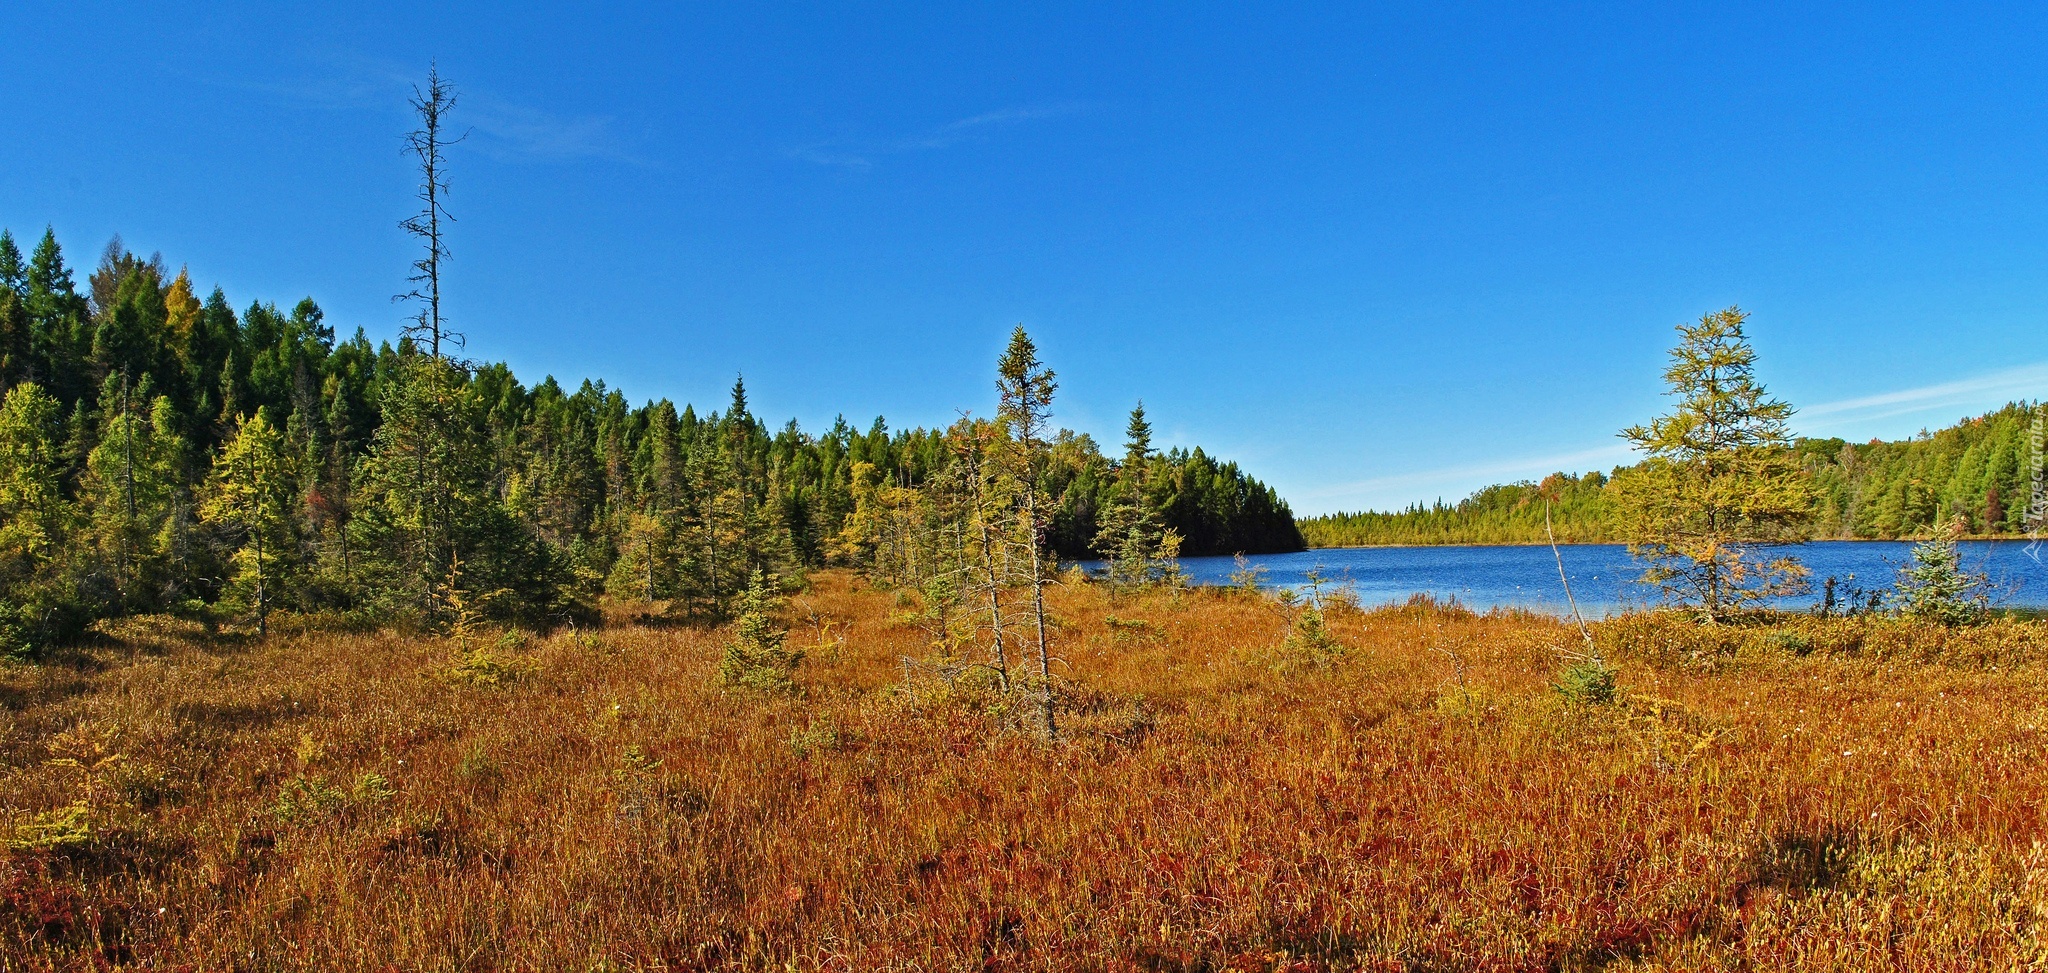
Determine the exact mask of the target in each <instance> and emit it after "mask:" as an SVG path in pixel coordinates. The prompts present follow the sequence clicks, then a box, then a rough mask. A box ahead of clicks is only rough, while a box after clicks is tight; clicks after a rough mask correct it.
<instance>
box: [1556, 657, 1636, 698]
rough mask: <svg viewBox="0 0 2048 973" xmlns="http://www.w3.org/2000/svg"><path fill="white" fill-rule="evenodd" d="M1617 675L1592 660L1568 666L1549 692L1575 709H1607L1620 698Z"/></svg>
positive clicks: (1612, 670)
mask: <svg viewBox="0 0 2048 973" xmlns="http://www.w3.org/2000/svg"><path fill="white" fill-rule="evenodd" d="M1618 675H1619V674H1618V673H1617V672H1616V670H1615V669H1614V667H1613V666H1610V665H1608V664H1607V663H1606V661H1604V660H1602V659H1601V658H1600V657H1599V656H1592V657H1589V658H1585V659H1580V660H1578V661H1576V662H1573V663H1572V664H1570V665H1568V666H1565V667H1564V668H1563V669H1562V670H1560V671H1559V672H1558V674H1557V681H1555V682H1553V683H1551V684H1550V688H1551V690H1552V691H1553V692H1556V693H1557V694H1558V695H1559V696H1561V697H1563V698H1564V700H1565V702H1567V703H1570V704H1572V705H1575V706H1608V705H1611V704H1613V703H1614V701H1615V700H1616V699H1617V698H1619V694H1620V688H1619V685H1618V683H1617V681H1616V680H1617V676H1618Z"/></svg>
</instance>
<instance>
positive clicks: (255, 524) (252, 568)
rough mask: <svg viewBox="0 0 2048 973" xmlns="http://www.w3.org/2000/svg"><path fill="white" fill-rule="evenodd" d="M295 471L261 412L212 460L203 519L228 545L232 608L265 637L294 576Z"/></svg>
mask: <svg viewBox="0 0 2048 973" xmlns="http://www.w3.org/2000/svg"><path fill="white" fill-rule="evenodd" d="M298 472H299V470H298V464H297V461H296V457H294V456H293V455H292V454H291V453H290V452H289V451H288V450H287V449H286V448H285V442H284V437H283V435H282V434H281V433H279V432H278V430H277V428H276V427H275V426H273V425H272V424H271V423H270V421H269V420H268V418H266V416H265V414H264V413H263V412H261V411H259V412H257V413H256V415H255V416H253V417H251V418H250V419H249V420H248V421H246V422H244V423H242V424H241V425H240V426H239V427H238V428H237V429H236V430H235V433H234V436H233V438H231V439H229V440H228V442H227V444H226V445H225V446H224V447H223V448H222V449H221V451H220V453H219V454H218V455H216V456H215V457H214V464H213V475H212V476H211V477H210V478H209V480H208V482H207V488H206V495H205V498H204V499H203V500H202V502H201V504H200V508H199V510H200V516H201V517H203V518H205V520H206V522H207V523H208V524H210V525H212V526H213V527H214V528H215V529H216V530H219V531H221V532H222V534H223V535H224V536H226V537H229V538H232V540H230V542H229V543H230V544H232V546H233V547H232V549H233V553H232V554H231V555H230V557H229V562H230V564H231V565H232V569H233V576H232V578H231V580H230V582H229V585H228V589H227V596H226V598H227V600H228V602H229V603H230V604H233V605H237V606H239V607H241V608H242V609H243V610H244V611H247V612H250V613H252V614H254V616H255V618H256V623H257V626H258V628H259V629H261V630H263V631H266V632H267V631H268V626H269V615H270V612H271V611H272V610H273V609H274V608H276V607H278V606H279V605H289V604H290V597H291V593H292V591H293V590H294V587H295V582H296V580H297V578H298V575H299V567H300V565H299V520H298V518H297V517H296V516H295V515H296V513H297V500H298Z"/></svg>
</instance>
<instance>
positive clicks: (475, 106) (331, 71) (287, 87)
mask: <svg viewBox="0 0 2048 973" xmlns="http://www.w3.org/2000/svg"><path fill="white" fill-rule="evenodd" d="M422 80H423V76H422V73H421V72H420V71H418V70H414V69H412V68H410V67H408V66H406V65H402V64H399V63H398V62H395V61H391V60H387V59H383V58H374V57H366V56H363V55H359V54H354V53H351V52H338V53H337V52H328V53H325V54H322V55H316V56H314V57H312V58H310V59H309V61H308V64H307V70H306V71H305V73H303V74H300V75H298V76H296V77H282V78H271V79H266V80H260V81H244V80H240V79H236V80H231V81H221V82H220V83H223V84H228V85H230V86H233V87H240V88H244V89H247V90H251V91H259V92H262V93H264V94H268V95H271V96H273V97H276V98H280V99H283V100H285V101H287V102H290V103H292V104H295V105H300V106H303V107H308V108H316V109H323V110H328V111H382V112H389V113H397V112H400V111H404V110H406V109H405V105H406V99H407V98H410V97H412V96H413V89H414V86H416V85H418V84H420V83H421V82H422ZM451 80H453V81H454V82H455V92H456V107H455V111H454V112H453V113H452V114H451V115H450V122H451V124H453V125H455V126H457V131H458V132H461V131H467V132H469V133H470V135H471V136H472V138H471V139H470V140H469V143H470V145H472V146H474V147H475V148H476V149H477V150H478V151H480V152H482V153H484V154H485V155H488V156H490V157H492V158H494V159H497V160H499V161H523V160H536V161H562V160H569V159H612V160H616V161H620V162H630V163H634V164H636V165H645V164H646V162H645V160H642V159H640V158H639V157H637V156H635V155H634V154H633V153H632V151H631V150H630V148H629V147H628V146H627V144H626V140H625V139H624V138H622V137H621V136H620V135H619V132H618V124H617V120H616V119H614V118H612V117H610V116H601V115H561V114H557V113H554V112H550V111H546V110H544V109H541V108H537V107H534V106H531V105H522V104H519V103H517V102H513V101H508V100H506V99H504V98H501V97H498V96H496V95H494V94H492V93H490V92H488V91H480V90H476V89H472V88H470V87H468V86H466V85H464V84H462V81H461V79H460V78H454V79H451Z"/></svg>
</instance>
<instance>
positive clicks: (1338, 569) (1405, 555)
mask: <svg viewBox="0 0 2048 973" xmlns="http://www.w3.org/2000/svg"><path fill="white" fill-rule="evenodd" d="M1912 547H1913V545H1912V544H1910V543H1906V542H1892V541H1817V542H1814V543H1811V544H1801V545H1799V546H1797V547H1787V548H1779V549H1775V550H1777V551H1783V552H1784V553H1787V554H1791V555H1793V556H1794V557H1797V558H1798V559H1799V561H1800V563H1802V564H1804V565H1806V567H1807V569H1808V570H1810V571H1812V572H1813V574H1812V578H1811V581H1812V584H1813V589H1814V593H1813V594H1812V595H1809V596H1805V597H1800V598H1793V599H1787V600H1786V601H1785V602H1784V603H1783V604H1782V607H1787V608H1796V607H1805V606H1810V605H1812V604H1814V603H1815V602H1816V601H1818V600H1819V597H1820V590H1821V583H1822V582H1823V581H1824V580H1825V579H1827V578H1828V577H1830V576H1833V577H1835V578H1837V579H1838V583H1839V585H1840V586H1841V590H1842V591H1843V593H1844V594H1846V591H1847V589H1848V588H1849V587H1850V586H1855V587H1861V588H1865V589H1879V588H1889V587H1890V586H1891V585H1892V582H1893V581H1894V580H1895V579H1896V578H1897V576H1898V570H1899V567H1900V566H1901V565H1904V564H1907V563H1909V562H1910V561H1911V560H1912V555H1911V551H1912ZM2027 548H2028V542H2027V541H1965V542H1963V543H1962V544H1961V545H1960V549H1961V553H1962V559H1963V567H1964V569H1965V570H1969V571H1973V572H1977V573H1981V574H1983V575H1986V576H1987V577H1988V578H1989V580H1990V583H1991V588H1992V592H1993V593H1992V600H1993V601H1994V602H1995V603H1996V604H1999V605H2003V606H2006V607H2015V608H2017V607H2026V608H2048V544H2043V545H2042V546H2041V547H2039V548H2037V549H2035V551H2034V554H2038V555H2040V560H2038V561H2037V560H2035V557H2034V555H2033V554H2029V553H2027ZM1558 550H1559V553H1560V554H1562V556H1563V557H1564V567H1565V573H1566V574H1567V575H1569V576H1570V577H1571V579H1572V593H1573V594H1574V595H1576V596H1577V598H1578V601H1579V610H1580V611H1582V612H1584V613H1586V614H1587V615H1588V616H1602V615H1611V614H1614V613H1616V612H1619V611H1623V610H1627V609H1631V608H1642V607H1648V606H1651V605H1653V604H1654V603H1655V598H1656V595H1655V592H1654V591H1652V590H1651V589H1649V588H1646V587H1645V586H1643V585H1640V584H1637V583H1636V579H1637V578H1638V577H1640V576H1641V574H1642V565H1640V564H1639V563H1637V562H1635V561H1634V560H1632V559H1631V558H1630V557H1629V556H1628V549H1627V548H1625V547H1622V546H1621V545H1618V544H1566V545H1560V546H1559V548H1558ZM1774 553H1775V551H1774ZM1245 560H1246V561H1247V562H1249V563H1250V564H1252V565H1253V566H1255V567H1260V568H1264V569H1265V571H1266V573H1265V577H1264V583H1265V584H1266V586H1267V587H1273V588H1294V587H1298V586H1300V585H1301V584H1302V583H1303V581H1304V579H1305V578H1306V576H1307V574H1308V572H1309V571H1310V570H1320V571H1321V572H1322V573H1323V575H1324V576H1325V577H1327V578H1329V579H1331V580H1333V581H1335V582H1336V583H1338V584H1340V585H1342V586H1344V587H1346V588H1349V589H1350V590H1351V591H1353V592H1355V593H1356V594H1357V596H1358V599H1359V601H1360V602H1361V603H1363V604H1365V605H1369V606H1370V605H1382V604H1387V603H1390V602H1400V601H1405V600H1407V599H1408V597H1409V596H1410V595H1415V594H1429V595H1432V596H1435V597H1437V598H1440V599H1452V598H1455V599H1457V601H1458V603H1459V604H1462V605H1464V606H1466V607H1468V608H1472V609H1475V610H1479V611H1485V610H1487V609H1489V608H1502V607H1505V608H1528V609H1533V610H1536V611H1544V612H1556V613H1563V612H1564V611H1565V610H1566V608H1565V597H1564V587H1563V586H1562V585H1560V584H1559V583H1558V579H1557V562H1556V561H1555V560H1553V559H1552V557H1551V553H1550V548H1549V547H1542V546H1533V547H1491V546H1486V547H1481V546H1471V547H1339V548H1324V549H1321V550H1314V551H1302V552H1300V553H1296V554H1262V555H1258V556H1256V557H1248V558H1246V559H1245ZM1089 566H1090V567H1094V565H1089ZM1181 568H1182V569H1183V570H1185V571H1186V572H1187V573H1188V575H1189V577H1190V578H1191V579H1192V580H1193V581H1194V583H1196V584H1205V585H1224V584H1229V583H1230V574H1231V572H1232V571H1234V570H1236V566H1235V564H1234V563H1233V562H1232V559H1231V558H1228V557H1190V558H1182V559H1181ZM1838 597H1842V596H1841V595H1838Z"/></svg>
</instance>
